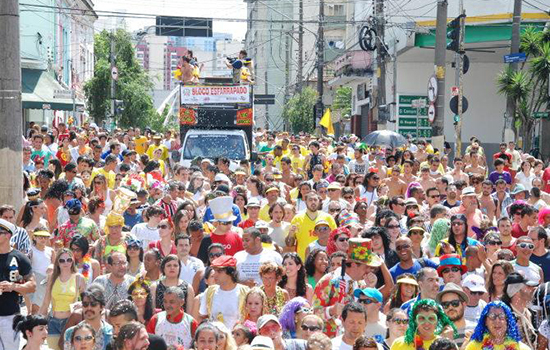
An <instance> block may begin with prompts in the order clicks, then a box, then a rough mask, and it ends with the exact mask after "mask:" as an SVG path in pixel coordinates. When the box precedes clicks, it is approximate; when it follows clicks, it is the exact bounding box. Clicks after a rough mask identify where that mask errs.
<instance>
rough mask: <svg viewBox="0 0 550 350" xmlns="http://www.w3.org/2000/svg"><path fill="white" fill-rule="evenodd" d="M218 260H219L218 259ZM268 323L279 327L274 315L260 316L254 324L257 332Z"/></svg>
mask: <svg viewBox="0 0 550 350" xmlns="http://www.w3.org/2000/svg"><path fill="white" fill-rule="evenodd" d="M218 259H219V258H218ZM269 321H273V322H275V323H277V324H278V325H279V326H281V322H279V319H278V318H277V316H275V315H271V314H268V315H262V316H260V318H258V322H257V323H256V324H257V325H258V330H260V329H261V328H262V327H263V326H265V325H266V324H267V323H268V322H269Z"/></svg>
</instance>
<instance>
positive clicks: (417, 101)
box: [396, 94, 432, 138]
mask: <svg viewBox="0 0 550 350" xmlns="http://www.w3.org/2000/svg"><path fill="white" fill-rule="evenodd" d="M397 101H398V105H397V120H396V122H397V123H396V126H397V132H398V133H400V134H401V135H404V136H407V135H411V136H412V137H418V138H431V137H432V134H431V132H432V131H431V129H432V127H431V124H430V121H429V120H428V106H429V100H428V96H427V95H424V96H423V95H420V94H419V95H413V94H411V95H408V94H399V97H398V99H397ZM413 105H414V106H424V107H414V106H413Z"/></svg>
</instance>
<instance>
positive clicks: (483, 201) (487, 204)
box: [479, 180, 498, 222]
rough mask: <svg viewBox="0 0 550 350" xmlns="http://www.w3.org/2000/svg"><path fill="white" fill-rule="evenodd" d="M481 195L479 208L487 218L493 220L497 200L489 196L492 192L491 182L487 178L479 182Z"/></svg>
mask: <svg viewBox="0 0 550 350" xmlns="http://www.w3.org/2000/svg"><path fill="white" fill-rule="evenodd" d="M481 188H482V190H481V196H479V209H481V211H482V212H483V214H485V215H487V217H488V218H489V220H490V221H491V222H493V219H494V218H495V216H496V213H497V204H498V201H495V199H494V198H493V197H492V196H491V193H493V183H492V182H491V181H489V180H485V181H483V182H482V183H481Z"/></svg>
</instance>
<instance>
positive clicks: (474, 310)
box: [464, 300, 487, 323]
mask: <svg viewBox="0 0 550 350" xmlns="http://www.w3.org/2000/svg"><path fill="white" fill-rule="evenodd" d="M485 306H487V302H486V301H484V300H479V303H478V304H477V306H466V308H465V309H464V318H465V319H466V321H470V322H474V323H475V322H477V321H479V318H480V316H481V311H483V309H484V308H485Z"/></svg>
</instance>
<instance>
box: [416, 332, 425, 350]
mask: <svg viewBox="0 0 550 350" xmlns="http://www.w3.org/2000/svg"><path fill="white" fill-rule="evenodd" d="M414 348H415V349H416V350H425V349H424V340H422V338H421V337H420V336H419V335H415V336H414Z"/></svg>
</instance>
